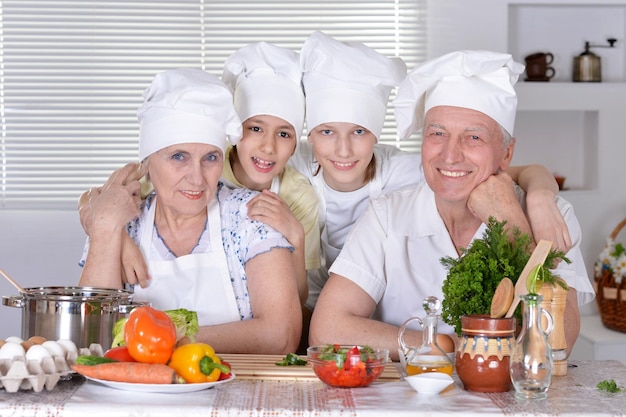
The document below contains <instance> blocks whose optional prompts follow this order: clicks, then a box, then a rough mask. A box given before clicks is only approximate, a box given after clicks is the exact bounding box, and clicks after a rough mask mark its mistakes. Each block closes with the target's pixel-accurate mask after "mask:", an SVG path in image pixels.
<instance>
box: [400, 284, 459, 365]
mask: <svg viewBox="0 0 626 417" xmlns="http://www.w3.org/2000/svg"><path fill="white" fill-rule="evenodd" d="M422 306H423V308H424V311H426V317H424V318H423V319H420V318H419V317H411V318H409V319H408V320H407V321H405V322H404V323H403V324H402V326H401V327H400V331H399V333H398V344H399V345H400V348H399V349H398V350H399V352H398V353H399V356H400V362H401V363H402V366H403V368H404V371H405V372H406V374H407V375H416V374H421V373H426V372H443V373H446V374H448V375H452V372H453V371H454V364H453V363H452V360H451V359H450V357H449V356H448V354H447V353H446V352H444V351H443V349H441V347H440V346H439V344H438V343H437V324H438V322H439V319H440V317H441V316H440V315H439V314H438V313H439V312H440V310H441V301H439V299H438V298H437V297H434V296H429V297H426V298H424V301H423V303H422ZM413 321H417V322H418V323H419V324H420V325H421V326H422V344H421V345H420V346H418V347H411V346H407V345H406V343H405V342H404V333H405V331H406V329H407V326H408V325H409V324H410V323H411V322H413Z"/></svg>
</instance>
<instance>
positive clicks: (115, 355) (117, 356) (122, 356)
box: [104, 346, 137, 362]
mask: <svg viewBox="0 0 626 417" xmlns="http://www.w3.org/2000/svg"><path fill="white" fill-rule="evenodd" d="M104 357H105V358H109V359H113V360H116V361H118V362H137V361H136V360H135V358H133V357H132V356H130V353H128V347H126V346H118V347H114V348H111V349H109V350H107V351H106V352H104Z"/></svg>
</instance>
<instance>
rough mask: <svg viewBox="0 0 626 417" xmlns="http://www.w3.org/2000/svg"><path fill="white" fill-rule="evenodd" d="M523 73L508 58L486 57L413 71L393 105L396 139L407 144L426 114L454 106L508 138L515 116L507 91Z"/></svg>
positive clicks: (470, 54)
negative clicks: (480, 118) (496, 126)
mask: <svg viewBox="0 0 626 417" xmlns="http://www.w3.org/2000/svg"><path fill="white" fill-rule="evenodd" d="M523 71H524V66H523V65H522V64H519V63H517V62H515V61H513V58H512V57H511V55H509V54H503V53H498V52H491V51H457V52H452V53H449V54H446V55H443V56H441V57H439V58H435V59H433V60H430V61H428V62H426V63H425V64H423V65H420V66H418V67H417V68H415V69H414V70H413V71H411V72H410V73H409V75H408V76H407V77H406V79H405V80H404V81H403V82H402V83H401V84H400V86H399V87H398V93H397V96H396V99H395V100H394V106H395V114H396V123H397V128H398V135H399V136H400V137H401V138H408V137H409V136H410V135H411V134H413V133H414V132H416V131H418V130H419V129H421V128H422V127H423V124H424V116H425V115H426V112H427V111H428V110H430V109H431V108H433V107H435V106H455V107H465V108H468V109H473V110H477V111H479V112H482V113H484V114H486V115H487V116H489V117H491V118H492V119H494V120H495V121H496V122H498V123H499V124H500V125H501V126H502V127H503V128H504V129H506V131H507V132H509V134H511V136H512V135H513V127H514V125H515V113H516V111H517V95H516V94H515V89H514V88H513V86H514V85H515V83H516V82H517V79H518V77H519V75H520V74H521V73H522V72H523Z"/></svg>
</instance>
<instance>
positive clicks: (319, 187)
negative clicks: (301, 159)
mask: <svg viewBox="0 0 626 417" xmlns="http://www.w3.org/2000/svg"><path fill="white" fill-rule="evenodd" d="M378 168H379V169H380V167H378ZM312 183H313V187H314V188H315V191H316V193H317V195H318V199H319V210H320V212H319V227H320V238H321V250H322V253H321V256H322V264H323V266H324V267H325V268H324V269H325V270H326V271H328V268H330V266H331V265H332V263H333V262H334V261H335V259H337V256H339V252H341V248H336V247H334V246H332V245H331V244H330V243H329V238H328V227H327V226H326V200H327V199H328V196H327V194H326V184H325V182H324V179H323V173H320V174H318V175H314V176H313V181H312ZM366 186H367V187H369V197H370V199H372V198H375V197H377V196H379V195H380V194H381V193H382V191H383V189H382V188H383V187H382V181H381V179H380V175H378V174H377V175H376V176H375V177H374V179H373V180H372V181H371V182H370V183H369V184H367V185H366ZM346 220H351V219H346ZM352 221H356V219H352ZM326 275H327V274H326Z"/></svg>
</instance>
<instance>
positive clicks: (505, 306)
mask: <svg viewBox="0 0 626 417" xmlns="http://www.w3.org/2000/svg"><path fill="white" fill-rule="evenodd" d="M514 293H515V288H514V287H513V281H511V279H510V278H506V277H505V278H502V281H500V283H499V284H498V286H497V287H496V291H495V292H494V293H493V299H492V300H491V318H492V319H499V318H501V317H504V315H505V314H506V312H507V311H509V307H510V306H511V303H512V302H513V294H514Z"/></svg>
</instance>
